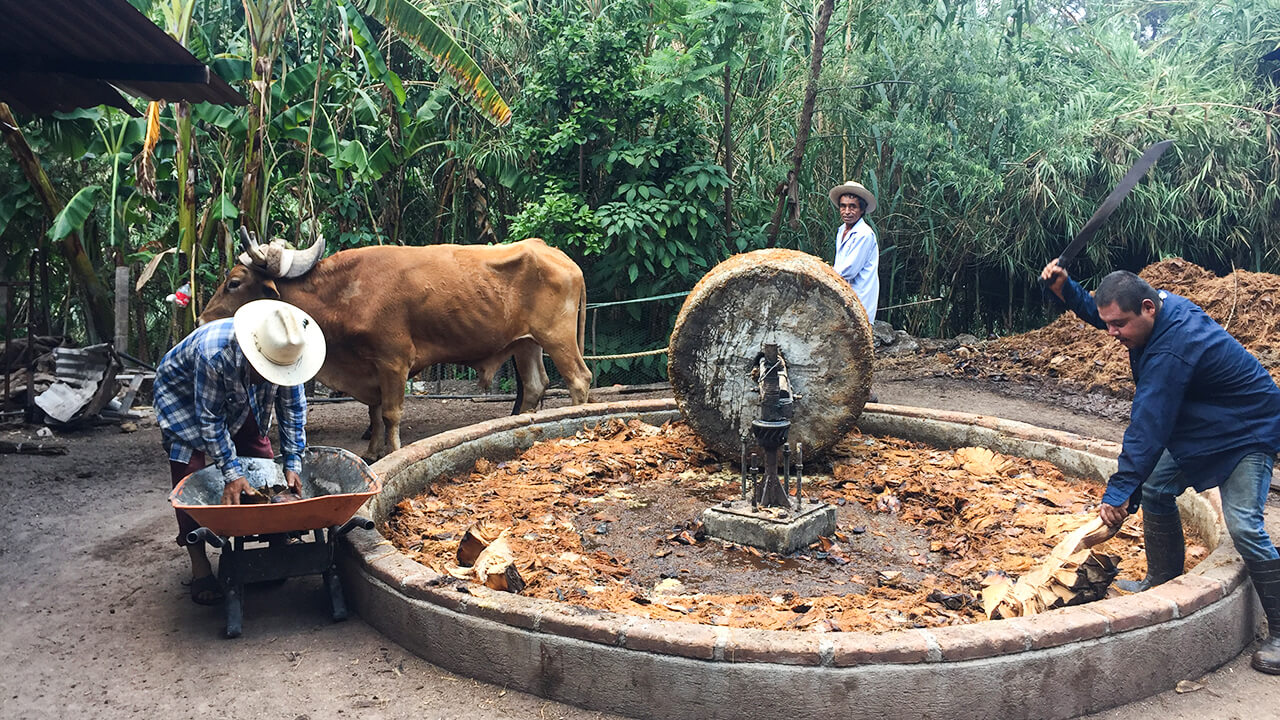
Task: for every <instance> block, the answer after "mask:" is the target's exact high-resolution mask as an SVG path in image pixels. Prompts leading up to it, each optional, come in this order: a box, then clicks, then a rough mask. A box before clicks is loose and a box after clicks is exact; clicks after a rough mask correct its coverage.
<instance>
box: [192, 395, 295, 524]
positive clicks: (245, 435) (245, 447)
mask: <svg viewBox="0 0 1280 720" xmlns="http://www.w3.org/2000/svg"><path fill="white" fill-rule="evenodd" d="M231 441H232V442H234V443H235V446H236V455H238V456H239V457H256V458H271V457H275V454H274V453H273V452H272V451H271V441H270V440H269V439H267V437H266V436H265V435H263V434H262V432H261V431H259V430H258V421H257V420H255V419H254V417H253V413H249V417H248V418H247V419H245V421H244V425H242V426H240V430H239V431H238V432H236V434H235V435H233V436H231ZM206 464H208V463H207V461H206V459H205V456H204V453H203V452H201V451H199V450H193V451H192V452H191V460H190V461H189V462H186V463H180V462H174V461H173V460H170V461H169V479H170V480H172V481H173V485H172V486H171V487H177V486H178V483H179V482H181V481H182V478H184V477H186V476H188V475H190V474H191V473H193V472H195V471H197V470H200V469H202V468H204V466H205V465H206ZM173 512H174V514H175V515H177V516H178V544H179V545H181V546H184V547H185V546H186V545H187V533H189V532H191V531H192V530H195V529H196V528H198V527H200V524H199V523H197V522H196V521H195V520H192V519H191V516H190V515H188V514H186V513H185V512H183V511H182V510H178V509H176V508H175V509H174V511H173Z"/></svg>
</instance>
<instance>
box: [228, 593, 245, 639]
mask: <svg viewBox="0 0 1280 720" xmlns="http://www.w3.org/2000/svg"><path fill="white" fill-rule="evenodd" d="M224 593H225V595H226V599H225V600H224V603H225V604H226V613H227V629H226V630H225V631H224V632H223V635H224V636H225V637H228V638H238V637H240V632H241V630H242V629H243V627H244V591H243V590H242V589H241V587H240V586H239V585H237V584H235V583H231V584H228V585H227V586H226V588H225V590H224Z"/></svg>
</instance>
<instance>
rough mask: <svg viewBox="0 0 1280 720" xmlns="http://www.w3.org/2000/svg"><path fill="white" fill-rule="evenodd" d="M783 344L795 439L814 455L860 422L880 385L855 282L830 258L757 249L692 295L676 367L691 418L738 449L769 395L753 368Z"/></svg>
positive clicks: (671, 365)
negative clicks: (762, 392)
mask: <svg viewBox="0 0 1280 720" xmlns="http://www.w3.org/2000/svg"><path fill="white" fill-rule="evenodd" d="M765 342H770V343H777V345H778V348H779V350H780V351H781V353H782V355H783V356H784V358H785V359H786V362H787V371H788V375H789V378H790V382H791V388H792V391H793V392H794V393H795V395H796V399H795V415H794V416H793V417H792V420H791V421H792V427H791V431H790V439H791V440H792V441H799V442H802V443H803V444H804V448H805V456H806V457H809V456H811V454H818V453H820V452H822V451H823V450H825V449H827V448H829V447H830V446H831V445H833V444H834V443H835V442H836V441H837V440H839V439H840V438H841V437H842V436H844V435H845V434H846V433H847V432H848V431H849V430H851V429H852V428H853V426H854V424H855V423H856V422H857V419H858V416H859V415H860V414H861V413H862V407H863V405H865V404H866V402H867V398H868V397H869V395H870V392H871V369H872V361H873V359H874V351H873V345H872V337H871V324H870V323H869V322H868V320H867V314H866V311H865V310H863V308H862V304H861V303H860V302H859V301H858V298H857V296H856V295H855V294H854V292H853V289H852V288H850V287H849V284H848V283H846V282H845V281H844V279H843V278H841V277H840V276H839V275H838V274H836V272H835V270H833V269H832V268H831V267H830V266H829V265H827V264H826V263H825V262H823V261H822V260H821V259H820V258H817V257H815V256H813V255H809V254H807V253H802V252H798V251H795V250H757V251H755V252H751V253H745V254H742V255H736V256H734V257H731V258H729V259H728V260H725V261H724V262H722V263H720V264H719V265H717V266H716V267H714V268H712V269H711V271H710V272H708V273H707V274H706V275H704V276H703V278H702V280H700V281H699V282H698V284H697V285H696V286H695V287H694V288H693V290H692V292H690V293H689V296H688V297H687V298H686V299H685V303H684V306H683V307H682V308H681V309H680V315H679V317H678V318H677V319H676V324H675V330H674V331H672V334H671V346H670V351H669V358H670V359H669V361H668V366H667V374H668V377H669V378H670V379H671V386H672V389H673V391H674V394H675V399H676V405H677V406H678V407H679V408H680V412H681V414H682V415H684V418H685V420H686V421H687V422H688V423H689V425H690V426H691V427H693V429H694V430H695V431H696V432H697V433H698V435H699V436H700V437H701V438H702V439H703V440H704V441H705V442H706V443H707V444H708V445H710V446H711V447H712V448H713V449H715V450H716V452H718V453H720V454H721V455H722V456H725V457H729V458H737V457H738V456H739V453H740V451H741V442H742V438H743V436H744V435H746V434H748V432H749V428H750V426H751V421H752V420H754V419H756V418H757V417H758V416H759V405H760V397H759V394H758V392H757V391H756V383H755V381H753V380H752V379H751V377H750V375H751V370H752V368H753V367H754V365H755V363H756V358H757V357H758V355H759V353H760V348H761V344H762V343H765Z"/></svg>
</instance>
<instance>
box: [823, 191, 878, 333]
mask: <svg viewBox="0 0 1280 720" xmlns="http://www.w3.org/2000/svg"><path fill="white" fill-rule="evenodd" d="M829 197H830V198H831V204H833V205H835V206H836V208H837V209H838V210H839V211H840V220H841V221H842V223H841V225H840V226H839V227H838V228H836V262H835V269H836V272H838V273H840V277H842V278H844V279H845V281H846V282H848V283H849V285H850V286H851V287H852V288H853V292H854V293H855V294H857V296H858V299H859V300H861V301H862V307H863V308H864V309H865V310H866V311H867V322H868V323H874V322H875V320H876V305H877V304H878V303H879V301H880V246H879V245H878V244H877V243H876V232H875V231H874V230H872V229H871V226H870V225H868V224H867V221H866V220H865V219H864V217H863V216H864V215H870V214H871V213H872V212H873V211H874V210H875V209H876V196H875V195H872V194H871V191H870V190H868V189H866V188H865V187H863V186H862V184H861V183H856V182H854V181H852V180H846V181H845V182H844V183H842V184H840V185H837V186H835V187H833V188H831V192H830V193H829Z"/></svg>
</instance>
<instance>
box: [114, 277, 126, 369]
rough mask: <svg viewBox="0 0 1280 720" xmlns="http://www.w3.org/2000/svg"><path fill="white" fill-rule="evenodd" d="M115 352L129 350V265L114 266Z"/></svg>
mask: <svg viewBox="0 0 1280 720" xmlns="http://www.w3.org/2000/svg"><path fill="white" fill-rule="evenodd" d="M113 345H114V346H115V349H116V352H129V266H128V265H117V266H116V338H115V342H114V343H113Z"/></svg>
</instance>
